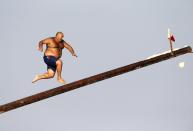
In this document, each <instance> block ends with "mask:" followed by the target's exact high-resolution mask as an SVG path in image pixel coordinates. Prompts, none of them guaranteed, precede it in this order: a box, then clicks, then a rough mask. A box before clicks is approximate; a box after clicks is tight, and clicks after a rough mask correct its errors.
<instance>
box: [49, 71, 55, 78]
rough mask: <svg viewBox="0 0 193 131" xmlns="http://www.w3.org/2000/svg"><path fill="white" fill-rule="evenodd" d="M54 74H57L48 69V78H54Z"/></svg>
mask: <svg viewBox="0 0 193 131" xmlns="http://www.w3.org/2000/svg"><path fill="white" fill-rule="evenodd" d="M54 74H55V72H54V71H53V70H51V69H48V73H47V75H48V77H50V78H53V77H54Z"/></svg>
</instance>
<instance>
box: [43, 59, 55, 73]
mask: <svg viewBox="0 0 193 131" xmlns="http://www.w3.org/2000/svg"><path fill="white" fill-rule="evenodd" d="M57 60H58V59H57V58H56V57H54V56H44V62H45V63H46V64H47V70H48V69H52V70H53V71H54V72H55V71H56V61H57Z"/></svg>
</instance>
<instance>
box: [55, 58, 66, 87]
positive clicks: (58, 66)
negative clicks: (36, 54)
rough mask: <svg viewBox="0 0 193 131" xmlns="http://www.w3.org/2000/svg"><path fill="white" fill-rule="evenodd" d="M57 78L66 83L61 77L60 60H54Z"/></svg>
mask: <svg viewBox="0 0 193 131" xmlns="http://www.w3.org/2000/svg"><path fill="white" fill-rule="evenodd" d="M56 71H57V80H58V82H60V83H62V84H66V81H65V80H64V79H63V78H62V75H61V73H62V60H60V59H59V60H57V61H56Z"/></svg>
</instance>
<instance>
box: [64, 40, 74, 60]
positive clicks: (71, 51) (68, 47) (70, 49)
mask: <svg viewBox="0 0 193 131" xmlns="http://www.w3.org/2000/svg"><path fill="white" fill-rule="evenodd" d="M64 47H65V48H66V49H68V51H70V53H71V54H72V56H75V57H77V55H76V53H75V51H74V49H73V48H72V47H71V46H70V44H69V43H67V42H65V41H64Z"/></svg>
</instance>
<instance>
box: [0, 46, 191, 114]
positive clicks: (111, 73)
mask: <svg viewBox="0 0 193 131" xmlns="http://www.w3.org/2000/svg"><path fill="white" fill-rule="evenodd" d="M191 52H192V48H191V47H190V46H188V47H184V48H181V49H178V50H174V51H173V53H174V55H172V54H171V52H168V53H165V54H160V55H158V56H155V57H152V58H149V59H145V60H142V61H139V62H136V63H133V64H130V65H127V66H123V67H119V68H116V69H113V70H110V71H106V72H103V73H100V74H97V75H94V76H91V77H88V78H85V79H81V80H78V81H75V82H72V83H69V84H66V85H63V86H59V87H56V88H54V89H51V90H47V91H44V92H41V93H38V94H35V95H32V96H29V97H26V98H23V99H20V100H16V101H13V102H10V103H8V104H5V105H1V106H0V113H4V112H7V111H10V110H13V109H16V108H19V107H22V106H25V105H28V104H31V103H34V102H38V101H41V100H43V99H46V98H49V97H53V96H55V95H59V94H61V93H64V92H68V91H71V90H74V89H77V88H80V87H83V86H86V85H89V84H93V83H95V82H98V81H102V80H105V79H108V78H111V77H114V76H117V75H121V74H123V73H127V72H129V71H133V70H136V69H139V68H142V67H146V66H149V65H152V64H155V63H158V62H161V61H164V60H167V59H170V58H174V57H177V56H179V55H183V54H186V53H191Z"/></svg>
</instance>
